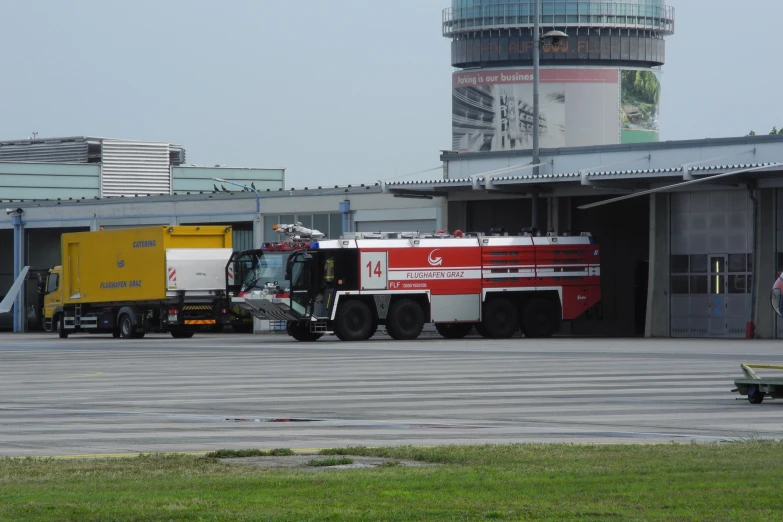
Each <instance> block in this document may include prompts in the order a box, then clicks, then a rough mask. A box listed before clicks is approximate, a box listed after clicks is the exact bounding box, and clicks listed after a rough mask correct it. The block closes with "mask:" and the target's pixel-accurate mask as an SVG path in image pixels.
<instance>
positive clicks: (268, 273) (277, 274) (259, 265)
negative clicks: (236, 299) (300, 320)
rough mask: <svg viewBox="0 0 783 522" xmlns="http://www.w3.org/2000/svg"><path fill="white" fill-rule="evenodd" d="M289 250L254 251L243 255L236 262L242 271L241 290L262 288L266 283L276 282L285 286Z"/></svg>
mask: <svg viewBox="0 0 783 522" xmlns="http://www.w3.org/2000/svg"><path fill="white" fill-rule="evenodd" d="M290 255H291V252H254V253H253V254H251V255H247V256H243V257H242V258H240V259H239V260H238V262H237V265H238V268H240V269H241V270H242V271H243V272H244V276H242V275H241V274H238V275H240V277H242V279H241V280H242V291H243V292H246V291H248V290H251V289H253V288H264V287H265V286H266V285H267V284H269V283H271V284H277V285H279V286H282V287H285V286H286V282H285V265H286V263H287V262H288V257H289V256H290Z"/></svg>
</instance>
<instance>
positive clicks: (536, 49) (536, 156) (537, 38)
mask: <svg viewBox="0 0 783 522" xmlns="http://www.w3.org/2000/svg"><path fill="white" fill-rule="evenodd" d="M533 17H534V21H533V165H536V166H535V167H533V175H534V176H538V174H539V170H538V164H539V163H541V153H540V148H539V143H538V137H539V121H538V120H539V111H540V107H539V104H540V102H539V94H538V91H539V84H540V83H541V63H540V58H539V53H540V51H541V45H542V44H543V43H544V41H546V40H549V39H551V40H552V41H553V43H559V42H560V40H561V39H563V38H568V35H567V34H566V33H564V32H562V31H549V32H548V33H546V34H545V35H543V36H541V0H536V1H535V9H534V11H533ZM531 197H532V214H533V216H532V219H531V224H530V225H531V227H533V228H536V229H537V228H539V226H538V225H539V223H538V214H539V211H538V205H539V196H538V193H537V192H535V193H533V194H532V196H531Z"/></svg>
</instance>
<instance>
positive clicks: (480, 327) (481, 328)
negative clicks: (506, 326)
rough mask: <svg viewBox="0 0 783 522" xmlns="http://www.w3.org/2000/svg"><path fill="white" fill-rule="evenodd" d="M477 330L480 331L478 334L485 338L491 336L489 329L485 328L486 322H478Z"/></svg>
mask: <svg viewBox="0 0 783 522" xmlns="http://www.w3.org/2000/svg"><path fill="white" fill-rule="evenodd" d="M476 332H478V334H479V335H480V336H481V337H483V338H484V339H489V338H490V337H489V333H488V332H487V329H486V328H484V323H476Z"/></svg>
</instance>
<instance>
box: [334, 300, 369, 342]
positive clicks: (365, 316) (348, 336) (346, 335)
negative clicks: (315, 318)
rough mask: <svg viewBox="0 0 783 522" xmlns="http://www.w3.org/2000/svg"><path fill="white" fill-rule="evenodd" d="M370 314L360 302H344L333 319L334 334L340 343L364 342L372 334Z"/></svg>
mask: <svg viewBox="0 0 783 522" xmlns="http://www.w3.org/2000/svg"><path fill="white" fill-rule="evenodd" d="M372 325H373V320H372V312H371V311H370V307H369V306H367V305H366V304H365V303H363V302H362V301H356V300H352V301H345V302H344V303H342V304H341V305H340V308H339V309H338V310H337V316H336V317H335V318H334V334H335V335H336V336H337V338H338V339H340V340H341V341H348V342H355V341H366V340H367V339H369V338H370V335H371V333H372Z"/></svg>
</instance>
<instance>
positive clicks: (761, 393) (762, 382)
mask: <svg viewBox="0 0 783 522" xmlns="http://www.w3.org/2000/svg"><path fill="white" fill-rule="evenodd" d="M740 367H741V368H742V373H743V374H745V378H743V379H735V380H734V386H736V388H734V389H733V390H731V391H732V392H737V393H739V394H740V395H745V396H747V398H748V402H750V403H751V404H761V403H762V402H764V398H765V397H770V398H772V399H781V398H783V377H777V378H775V377H767V376H759V375H758V374H757V373H756V372H754V371H753V370H754V369H756V370H778V371H783V366H769V365H765V364H741V365H740Z"/></svg>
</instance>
